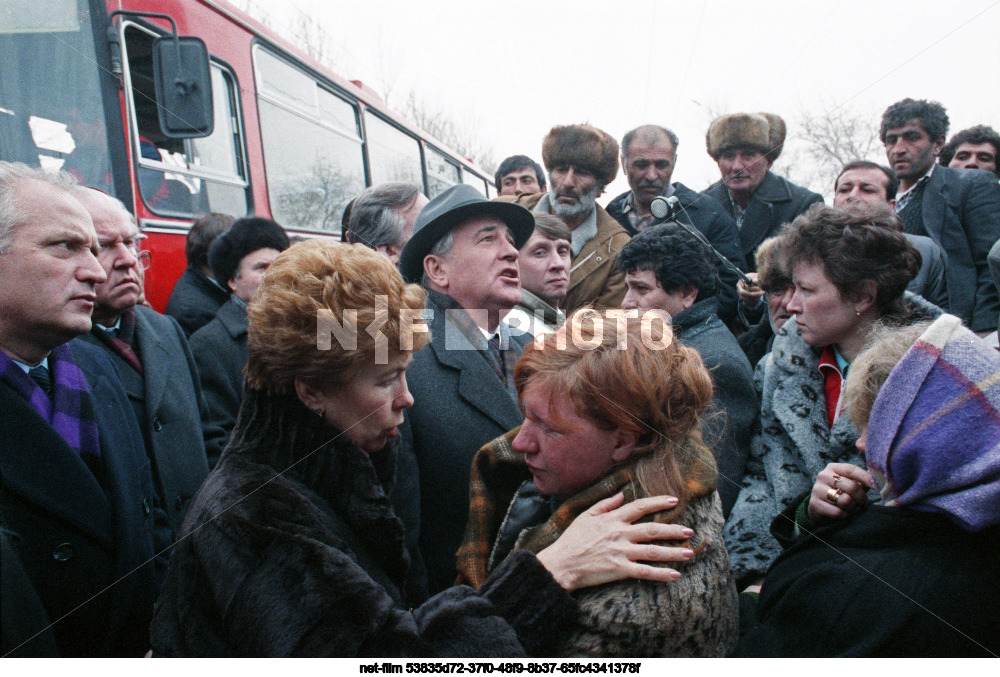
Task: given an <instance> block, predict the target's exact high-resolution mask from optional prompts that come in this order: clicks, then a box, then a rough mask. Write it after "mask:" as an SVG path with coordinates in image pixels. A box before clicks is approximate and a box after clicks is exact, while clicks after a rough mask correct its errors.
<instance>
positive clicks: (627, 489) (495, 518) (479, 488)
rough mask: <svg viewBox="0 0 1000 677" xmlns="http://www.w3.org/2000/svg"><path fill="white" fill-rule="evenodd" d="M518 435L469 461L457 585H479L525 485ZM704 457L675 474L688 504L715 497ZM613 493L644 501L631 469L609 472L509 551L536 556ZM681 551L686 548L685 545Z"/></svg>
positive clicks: (712, 470) (712, 471) (712, 473)
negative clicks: (686, 492) (683, 486)
mask: <svg viewBox="0 0 1000 677" xmlns="http://www.w3.org/2000/svg"><path fill="white" fill-rule="evenodd" d="M520 429H521V428H520V426H518V427H517V428H514V429H513V430H511V431H510V432H508V433H505V434H504V435H501V436H500V437H498V438H496V439H495V440H493V441H492V442H489V443H487V444H485V445H484V446H483V447H482V449H480V450H479V451H478V452H477V453H476V455H475V457H474V458H473V460H472V474H471V484H470V489H469V493H470V499H469V518H468V522H467V523H466V526H465V535H464V537H463V539H462V545H461V546H460V547H459V549H458V554H457V555H456V560H457V561H456V566H457V568H458V572H459V575H458V584H459V585H463V584H464V585H471V586H473V587H474V588H479V587H480V586H482V584H483V583H484V582H485V580H486V578H487V577H488V576H489V573H490V572H489V569H490V557H491V553H492V551H493V548H494V543H495V541H496V539H497V535H498V534H499V533H500V529H501V527H502V526H503V523H504V519H505V518H506V516H507V511H508V507H509V506H510V504H511V501H512V500H513V499H514V496H515V495H516V494H517V491H518V489H519V488H520V487H521V485H522V484H523V483H524V482H526V481H528V480H530V479H531V472H530V471H529V470H528V466H527V465H526V464H525V462H524V455H523V454H519V453H517V452H515V451H514V450H513V448H511V442H513V441H514V438H515V437H516V436H517V433H518V431H520ZM706 455H707V458H703V457H699V458H695V459H688V462H683V461H682V462H681V473H682V474H683V476H684V478H685V480H686V482H687V485H688V489H689V490H690V492H691V498H692V499H693V498H695V497H696V496H704V495H707V494H710V493H712V492H713V491H715V481H716V477H717V470H716V464H715V459H714V458H713V457H712V454H711V452H708V451H707V450H706ZM679 460H680V459H679ZM618 492H622V493H624V494H625V502H626V503H628V502H631V501H634V500H636V499H637V498H644V497H645V496H646V495H647V494H646V492H645V491H643V489H642V487H640V486H639V483H638V482H637V481H636V476H635V466H634V464H631V465H624V466H619V467H617V468H612V470H611V471H609V472H608V473H607V474H606V475H605V476H604V477H602V478H601V479H600V480H598V481H597V482H595V483H594V484H592V485H591V486H589V487H587V488H586V489H584V490H583V491H581V492H579V493H578V494H576V495H575V496H572V497H570V498H569V499H567V500H566V501H564V502H563V503H562V504H561V505H560V506H559V508H557V509H556V510H555V512H554V513H553V514H552V516H551V517H550V518H549V519H548V520H547V521H546V522H544V523H543V524H540V525H538V526H536V527H532V528H530V529H526V530H525V531H524V532H523V533H522V534H521V536H520V537H519V538H518V541H517V544H516V546H515V547H516V548H519V549H525V550H529V551H531V552H535V553H537V552H541V551H542V550H544V549H545V548H547V547H548V546H550V545H552V543H554V542H555V541H556V539H558V538H559V536H561V535H562V533H563V532H564V531H565V530H566V528H567V527H568V526H569V525H570V524H571V523H572V522H573V520H574V519H576V518H577V517H578V516H579V515H580V514H581V513H583V512H585V511H586V510H589V509H590V508H591V507H592V506H593V505H594V504H595V503H597V502H598V501H602V500H604V499H605V498H610V497H611V496H614V495H615V494H617V493H618ZM655 517H656V516H655V515H654V516H652V517H648V518H647V519H655ZM695 538H697V534H696V535H695ZM683 545H685V546H686V547H691V546H692V544H691V543H684V544H683ZM693 547H695V549H696V550H697V547H698V545H697V544H694V546H693Z"/></svg>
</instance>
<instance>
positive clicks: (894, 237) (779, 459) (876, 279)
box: [725, 205, 941, 587]
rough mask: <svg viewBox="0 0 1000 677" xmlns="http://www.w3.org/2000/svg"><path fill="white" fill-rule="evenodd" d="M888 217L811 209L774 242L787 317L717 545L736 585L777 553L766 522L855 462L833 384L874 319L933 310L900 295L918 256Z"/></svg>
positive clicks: (754, 577)
mask: <svg viewBox="0 0 1000 677" xmlns="http://www.w3.org/2000/svg"><path fill="white" fill-rule="evenodd" d="M892 219H893V216H892V214H891V213H888V212H877V211H876V212H859V211H853V210H840V209H834V208H832V207H826V206H824V205H814V206H813V207H811V208H810V209H809V211H808V212H806V213H805V214H803V215H801V216H799V217H798V218H796V219H795V221H793V222H792V223H791V224H789V225H787V226H785V228H784V229H783V230H782V232H781V235H780V238H781V239H780V242H779V246H780V247H781V250H780V256H781V260H782V262H783V263H782V265H781V267H782V268H783V269H784V270H785V271H787V272H789V273H791V276H792V282H793V284H794V291H793V292H792V296H791V298H790V299H789V300H788V304H787V310H788V312H790V313H793V314H794V317H792V318H790V319H788V320H787V321H786V322H785V324H784V325H783V326H782V327H781V329H780V330H779V331H778V332H777V333H776V335H775V338H774V343H773V345H772V349H771V352H770V353H769V355H768V356H767V357H765V358H764V360H762V362H761V363H760V365H758V369H757V377H756V379H755V380H756V382H757V386H758V392H759V393H760V396H761V416H760V421H759V424H758V425H757V426H756V427H755V430H754V433H753V435H752V438H751V447H750V455H749V457H748V459H747V465H746V473H745V475H744V477H743V485H742V487H741V488H740V493H739V496H738V497H737V499H736V503H735V505H734V506H733V509H732V512H731V513H730V515H729V518H728V520H727V521H726V530H725V534H726V545H727V547H728V549H729V556H730V560H731V561H732V563H733V572H734V574H735V575H736V577H737V581H738V582H739V583H740V585H741V587H743V585H749V584H753V583H758V582H759V581H760V579H761V578H762V577H763V575H764V572H765V571H766V570H767V567H768V566H769V565H770V564H771V562H772V561H774V558H775V557H777V556H778V554H779V553H780V552H781V546H780V545H779V544H778V542H777V541H776V540H775V539H774V537H773V536H772V535H771V528H770V527H771V521H772V520H773V519H774V518H775V517H776V516H777V515H778V514H779V513H781V511H782V510H784V509H785V508H787V507H788V506H789V505H791V504H792V503H794V502H796V501H797V499H798V498H799V497H800V496H801V495H802V494H803V493H805V492H807V491H808V490H809V488H810V487H811V486H812V482H813V480H814V479H815V478H816V475H817V474H819V472H820V471H821V470H822V469H823V468H824V467H825V466H826V464H827V463H834V462H837V463H854V464H858V463H861V462H862V457H861V456H860V454H859V452H858V451H857V449H856V448H855V446H854V443H855V442H856V441H857V439H858V434H857V431H856V430H855V428H854V425H853V424H852V423H851V420H850V418H849V417H848V416H843V415H842V414H843V411H844V406H843V400H842V398H841V391H842V384H843V380H844V379H845V378H846V377H847V375H848V373H849V370H850V365H851V362H852V360H853V359H854V357H855V356H856V355H857V354H858V353H859V352H860V351H861V348H862V346H864V344H865V342H866V341H867V339H868V336H869V333H870V331H871V328H872V327H873V326H875V324H876V322H879V321H881V322H890V323H895V324H897V325H902V324H908V323H912V322H914V321H917V320H920V319H932V318H934V317H936V316H937V315H939V314H940V313H941V310H940V309H939V308H937V306H933V305H931V304H930V303H928V302H926V301H924V300H923V299H921V298H920V297H919V296H914V295H912V294H906V295H905V296H904V294H905V290H906V285H907V284H908V283H909V281H910V280H911V279H912V278H913V276H914V275H916V273H917V270H918V269H919V265H920V259H919V254H917V252H916V250H915V249H914V248H913V246H912V245H911V244H910V243H909V242H908V241H907V240H906V238H904V237H903V235H902V234H901V233H900V232H899V231H898V230H897V229H896V227H895V225H894V224H893V222H892Z"/></svg>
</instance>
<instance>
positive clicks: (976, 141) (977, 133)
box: [938, 125, 1000, 178]
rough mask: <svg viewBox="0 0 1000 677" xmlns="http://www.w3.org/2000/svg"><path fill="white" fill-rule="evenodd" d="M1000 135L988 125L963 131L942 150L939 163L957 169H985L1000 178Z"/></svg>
mask: <svg viewBox="0 0 1000 677" xmlns="http://www.w3.org/2000/svg"><path fill="white" fill-rule="evenodd" d="M998 157H1000V133H997V130H995V129H993V128H992V127H989V126H987V125H976V126H975V127H969V128H968V129H963V130H962V131H960V132H959V133H958V134H956V135H955V136H953V137H951V140H950V141H949V142H948V143H946V144H945V146H944V148H942V149H941V154H940V155H938V163H939V164H941V165H943V166H945V167H954V168H956V169H985V170H986V171H988V172H993V173H994V174H996V175H997V177H998V178H1000V163H998V162H997V158H998Z"/></svg>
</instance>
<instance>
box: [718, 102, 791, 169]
mask: <svg viewBox="0 0 1000 677" xmlns="http://www.w3.org/2000/svg"><path fill="white" fill-rule="evenodd" d="M784 143H785V121H784V120H782V119H781V118H780V117H779V116H777V115H775V114H774V113H733V114H732V115H723V116H722V117H718V118H715V119H714V120H712V124H710V125H709V126H708V133H707V134H705V145H706V146H707V147H708V154H709V155H711V156H712V158H713V159H715V160H718V159H719V156H720V155H722V154H723V153H724V152H726V151H727V150H731V149H733V148H753V149H755V150H759V151H760V152H762V153H764V154H766V155H767V156H768V157H769V158H770V159H771V161H772V162H773V161H774V160H777V159H778V156H779V155H781V149H782V146H783V145H784Z"/></svg>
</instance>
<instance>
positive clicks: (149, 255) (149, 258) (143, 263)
mask: <svg viewBox="0 0 1000 677" xmlns="http://www.w3.org/2000/svg"><path fill="white" fill-rule="evenodd" d="M135 258H136V259H138V260H139V267H140V268H142V269H143V270H149V267H150V266H151V265H153V252H151V251H149V250H148V249H140V250H139V252H138V253H137V254H136V255H135Z"/></svg>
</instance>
